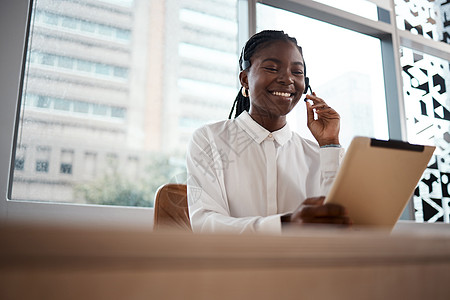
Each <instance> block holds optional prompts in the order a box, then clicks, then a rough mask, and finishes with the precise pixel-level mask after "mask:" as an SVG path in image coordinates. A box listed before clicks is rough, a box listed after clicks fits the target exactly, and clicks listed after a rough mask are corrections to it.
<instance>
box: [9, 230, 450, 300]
mask: <svg viewBox="0 0 450 300" xmlns="http://www.w3.org/2000/svg"><path fill="white" fill-rule="evenodd" d="M447 228H448V227H447ZM447 228H446V230H444V231H443V232H442V233H441V234H439V233H436V234H433V235H429V234H426V233H425V234H424V233H419V234H416V233H414V234H412V233H410V232H400V233H393V234H390V235H389V234H385V233H378V232H362V231H359V232H342V231H328V230H327V231H325V230H304V231H301V232H292V233H289V234H287V235H283V236H258V235H240V236H229V235H228V236H227V235H197V234H192V233H181V232H167V233H156V232H151V231H150V230H134V229H126V230H125V229H112V228H110V229H96V230H92V229H86V228H62V227H58V228H56V227H40V226H26V225H6V226H2V227H1V229H0V240H1V247H0V299H448V297H449V291H450V288H449V278H450V235H449V234H448V233H447V232H448V229H447Z"/></svg>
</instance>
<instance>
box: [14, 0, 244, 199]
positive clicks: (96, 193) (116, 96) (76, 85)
mask: <svg viewBox="0 0 450 300" xmlns="http://www.w3.org/2000/svg"><path fill="white" fill-rule="evenodd" d="M93 8H95V11H93ZM33 9H34V11H33V12H32V14H33V15H32V18H33V17H35V18H34V22H33V23H32V24H33V27H32V28H31V30H30V31H31V32H30V36H29V37H28V39H29V44H28V49H27V55H28V56H31V57H30V59H29V60H28V61H29V64H27V65H26V70H25V72H24V74H26V76H25V78H24V85H23V91H22V94H23V95H24V96H23V99H22V106H23V107H21V108H20V111H21V112H22V115H21V116H20V120H21V121H20V122H19V123H18V124H19V130H20V132H21V134H20V139H18V141H17V142H16V143H17V145H16V149H17V151H16V156H15V158H16V160H15V172H14V177H13V185H12V191H11V195H12V199H13V200H14V199H18V200H28V201H33V200H39V201H53V202H64V203H83V204H107V205H138V206H151V205H152V202H153V198H154V193H155V191H156V189H157V188H158V187H159V186H160V185H162V184H164V183H167V182H171V181H175V182H177V181H180V180H181V179H180V178H183V176H184V177H185V167H184V157H185V149H186V147H187V142H188V140H189V138H190V136H191V134H192V132H193V130H195V129H196V128H197V127H199V126H201V125H203V124H205V122H212V121H217V120H222V119H224V118H227V117H228V113H229V110H230V109H231V105H232V104H233V101H234V98H235V96H236V94H237V92H238V86H237V82H238V81H237V73H238V63H237V62H238V54H239V50H238V49H237V0H220V1H219V0H202V1H184V0H166V1H164V0H161V1H147V0H134V1H133V0H105V1H99V0H71V1H59V0H45V1H44V0H35V1H34V3H33ZM49 12H51V13H49ZM211 22H212V23H211ZM25 99H26V100H27V101H25ZM25 145H26V146H27V147H26V150H27V151H26V153H25V152H24V150H23V149H25ZM38 149H40V150H38ZM42 149H45V150H42ZM25 154H26V155H25ZM180 175H181V176H180Z"/></svg>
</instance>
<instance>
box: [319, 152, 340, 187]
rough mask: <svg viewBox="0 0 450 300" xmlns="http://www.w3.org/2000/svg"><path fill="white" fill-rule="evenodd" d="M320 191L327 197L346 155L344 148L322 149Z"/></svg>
mask: <svg viewBox="0 0 450 300" xmlns="http://www.w3.org/2000/svg"><path fill="white" fill-rule="evenodd" d="M319 153H320V190H321V192H322V195H327V194H328V192H329V191H330V189H331V186H332V184H333V181H334V179H335V178H336V175H337V172H338V170H339V166H340V165H341V162H342V159H343V157H344V154H345V150H344V149H343V148H335V147H329V148H320V150H319Z"/></svg>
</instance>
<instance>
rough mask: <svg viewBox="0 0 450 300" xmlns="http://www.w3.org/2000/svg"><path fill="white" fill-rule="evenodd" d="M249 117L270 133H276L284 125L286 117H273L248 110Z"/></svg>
mask: <svg viewBox="0 0 450 300" xmlns="http://www.w3.org/2000/svg"><path fill="white" fill-rule="evenodd" d="M249 115H250V116H251V117H252V119H253V120H255V122H256V123H258V124H259V125H261V126H262V127H264V128H265V129H267V130H268V131H270V132H273V131H277V130H279V129H281V128H283V127H284V126H285V125H286V116H273V115H269V114H267V113H264V114H261V113H258V112H256V111H255V110H252V108H250V111H249Z"/></svg>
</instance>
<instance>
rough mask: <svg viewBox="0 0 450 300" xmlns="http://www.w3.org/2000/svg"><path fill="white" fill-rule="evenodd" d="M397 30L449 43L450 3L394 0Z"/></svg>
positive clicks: (441, 0)
mask: <svg viewBox="0 0 450 300" xmlns="http://www.w3.org/2000/svg"><path fill="white" fill-rule="evenodd" d="M394 2H395V14H396V16H397V26H398V28H399V29H402V30H407V31H410V32H411V33H413V34H417V35H421V36H423V37H425V38H427V39H432V40H435V41H441V42H444V43H447V44H448V43H450V26H449V19H450V2H449V1H444V0H438V1H424V0H395V1H394Z"/></svg>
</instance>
